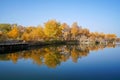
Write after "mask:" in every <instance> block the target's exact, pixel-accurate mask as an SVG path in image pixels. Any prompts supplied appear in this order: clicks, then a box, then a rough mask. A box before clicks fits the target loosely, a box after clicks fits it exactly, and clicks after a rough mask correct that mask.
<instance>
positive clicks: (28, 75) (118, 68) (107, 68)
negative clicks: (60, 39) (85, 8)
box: [0, 44, 120, 80]
mask: <svg viewBox="0 0 120 80" xmlns="http://www.w3.org/2000/svg"><path fill="white" fill-rule="evenodd" d="M0 80H120V47H119V45H117V46H116V45H112V44H108V45H107V46H105V45H62V46H48V47H43V48H37V49H32V50H26V51H21V52H16V53H8V54H0Z"/></svg>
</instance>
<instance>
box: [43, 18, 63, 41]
mask: <svg viewBox="0 0 120 80" xmlns="http://www.w3.org/2000/svg"><path fill="white" fill-rule="evenodd" d="M44 26H45V28H44V32H45V35H46V36H47V37H48V38H49V39H57V38H59V37H60V36H61V34H62V30H61V28H60V23H59V22H57V21H56V20H49V21H48V22H46V23H45V25H44Z"/></svg>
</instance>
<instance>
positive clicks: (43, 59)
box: [0, 44, 115, 68]
mask: <svg viewBox="0 0 120 80" xmlns="http://www.w3.org/2000/svg"><path fill="white" fill-rule="evenodd" d="M106 47H107V48H114V47H115V45H113V44H108V45H63V46H54V47H53V46H51V47H44V48H40V49H34V50H28V51H22V52H16V53H9V54H2V55H0V60H2V61H8V60H12V62H13V63H15V64H16V63H17V61H18V59H25V60H27V59H30V60H32V61H33V63H34V64H37V65H42V64H45V65H46V66H48V67H50V68H55V67H57V66H58V65H60V63H61V62H66V61H67V60H68V59H69V58H71V59H72V61H73V62H75V63H77V61H78V58H82V57H84V56H87V55H88V54H89V52H90V51H97V50H103V49H104V48H106Z"/></svg>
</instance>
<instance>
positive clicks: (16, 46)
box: [0, 40, 106, 53]
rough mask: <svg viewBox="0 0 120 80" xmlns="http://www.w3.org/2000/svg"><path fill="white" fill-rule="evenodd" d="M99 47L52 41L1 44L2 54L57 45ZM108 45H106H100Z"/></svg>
mask: <svg viewBox="0 0 120 80" xmlns="http://www.w3.org/2000/svg"><path fill="white" fill-rule="evenodd" d="M80 44H82V45H98V44H100V42H95V43H94V44H93V43H91V44H83V43H80V42H79V41H78V40H69V41H68V40H66V41H65V40H64V41H61V40H52V41H27V42H23V41H6V42H1V43H0V53H9V52H14V51H21V50H27V49H33V48H40V47H44V46H56V45H80ZM100 45H106V44H100Z"/></svg>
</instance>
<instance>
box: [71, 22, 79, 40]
mask: <svg viewBox="0 0 120 80" xmlns="http://www.w3.org/2000/svg"><path fill="white" fill-rule="evenodd" d="M71 27H72V28H71V33H72V38H73V39H74V40H75V39H76V38H77V36H78V34H79V26H78V24H77V23H76V22H74V23H73V24H72V26H71Z"/></svg>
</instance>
